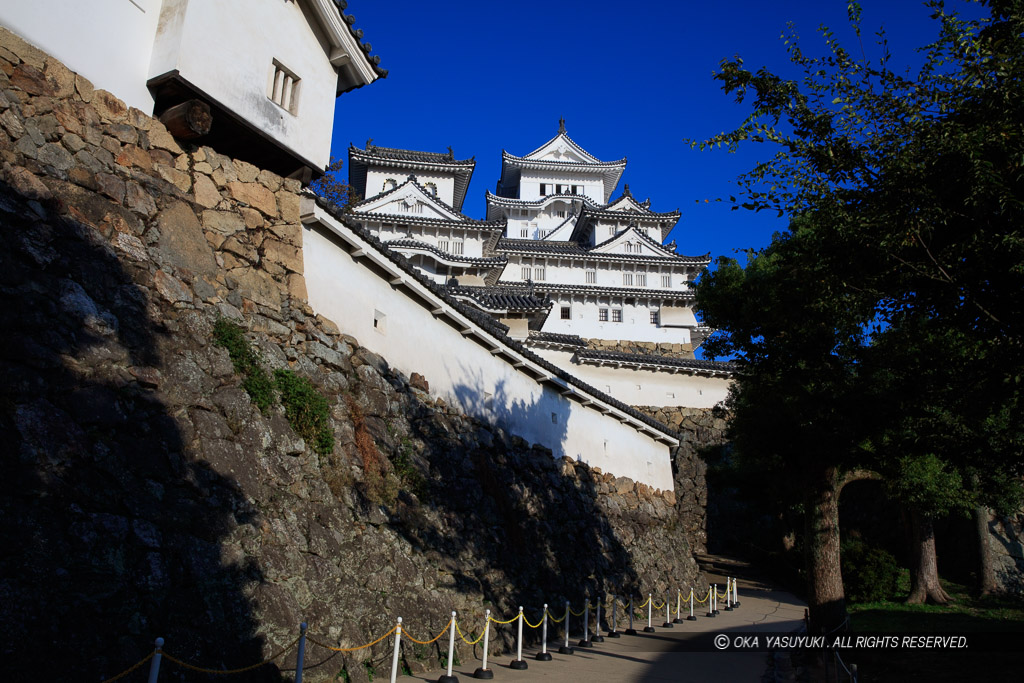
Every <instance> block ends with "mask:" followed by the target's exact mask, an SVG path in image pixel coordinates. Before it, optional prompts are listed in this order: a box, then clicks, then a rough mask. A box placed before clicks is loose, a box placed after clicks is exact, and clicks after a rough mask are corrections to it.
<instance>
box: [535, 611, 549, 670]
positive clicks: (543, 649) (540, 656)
mask: <svg viewBox="0 0 1024 683" xmlns="http://www.w3.org/2000/svg"><path fill="white" fill-rule="evenodd" d="M534 659H536V660H537V661H538V662H550V661H551V655H550V653H548V604H547V603H546V602H545V603H544V617H543V618H542V620H541V622H540V652H538V653H537V654H536V655H535V656H534Z"/></svg>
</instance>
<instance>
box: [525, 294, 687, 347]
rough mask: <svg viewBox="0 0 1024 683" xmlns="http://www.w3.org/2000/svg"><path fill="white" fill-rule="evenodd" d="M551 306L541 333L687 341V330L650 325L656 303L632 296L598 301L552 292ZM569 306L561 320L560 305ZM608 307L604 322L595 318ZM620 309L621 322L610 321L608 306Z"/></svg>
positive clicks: (660, 341)
mask: <svg viewBox="0 0 1024 683" xmlns="http://www.w3.org/2000/svg"><path fill="white" fill-rule="evenodd" d="M551 298H552V299H554V302H555V303H554V305H553V306H552V307H551V312H550V313H549V314H548V317H547V319H546V320H545V321H544V325H543V327H542V328H541V329H542V330H543V331H544V332H555V333H558V334H575V335H578V336H580V337H583V338H584V339H626V340H630V341H644V342H658V343H662V344H689V343H690V330H689V329H687V328H681V327H662V326H659V325H653V324H651V315H650V312H651V311H652V310H659V306H657V305H656V304H645V303H641V304H637V303H636V302H635V301H633V300H632V299H626V300H623V299H621V298H603V299H600V300H598V301H595V300H594V299H592V298H590V299H587V300H583V298H582V297H580V298H577V299H571V298H570V297H569V296H568V295H566V296H563V297H559V296H558V295H554V294H553V295H551ZM562 306H569V311H570V315H571V316H572V317H571V319H569V320H562V317H561V307H562ZM601 308H607V309H609V310H608V318H609V320H608V321H607V322H605V321H601V320H598V310H599V309H601ZM613 308H621V309H622V322H621V323H616V322H611V315H612V314H611V309H613Z"/></svg>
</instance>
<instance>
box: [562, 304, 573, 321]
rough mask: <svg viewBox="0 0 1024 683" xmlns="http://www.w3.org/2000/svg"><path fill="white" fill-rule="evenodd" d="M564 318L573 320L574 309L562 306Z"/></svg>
mask: <svg viewBox="0 0 1024 683" xmlns="http://www.w3.org/2000/svg"><path fill="white" fill-rule="evenodd" d="M562 320H572V310H571V309H570V308H569V307H568V306H562Z"/></svg>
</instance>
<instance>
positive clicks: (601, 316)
mask: <svg viewBox="0 0 1024 683" xmlns="http://www.w3.org/2000/svg"><path fill="white" fill-rule="evenodd" d="M597 319H598V320H600V321H601V322H608V309H607V308H599V309H597Z"/></svg>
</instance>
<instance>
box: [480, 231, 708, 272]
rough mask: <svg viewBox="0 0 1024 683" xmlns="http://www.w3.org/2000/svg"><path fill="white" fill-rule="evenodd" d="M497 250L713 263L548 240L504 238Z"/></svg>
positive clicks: (692, 258) (590, 257) (576, 256)
mask: <svg viewBox="0 0 1024 683" xmlns="http://www.w3.org/2000/svg"><path fill="white" fill-rule="evenodd" d="M616 237H618V235H616V236H615V237H613V238H611V239H615V238H616ZM647 239H648V240H649V241H650V242H651V243H652V244H654V245H655V246H657V247H659V248H660V249H662V250H664V249H665V247H663V246H661V245H659V244H658V243H657V242H654V240H651V239H650V238H647ZM609 241H610V240H605V241H604V242H602V243H601V244H599V245H597V246H596V247H594V248H593V249H596V248H597V247H601V246H604V245H605V244H607V243H608V242H609ZM495 248H496V249H497V250H498V251H504V252H510V253H516V254H540V255H545V254H550V255H552V256H570V257H573V258H587V259H595V258H602V259H604V258H606V259H614V260H618V261H637V262H645V263H646V262H650V261H662V262H664V261H666V260H671V261H678V262H680V263H685V264H694V265H703V266H706V265H707V264H708V263H710V262H711V257H710V254H708V255H705V256H683V255H681V254H672V255H668V254H666V255H665V256H643V255H641V254H601V253H595V252H594V250H593V249H584V248H583V247H581V246H580V245H579V243H578V242H573V241H571V240H569V241H565V242H561V241H557V242H555V241H548V240H522V239H512V238H509V237H504V238H502V239H500V240H498V245H497V247H495Z"/></svg>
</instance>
